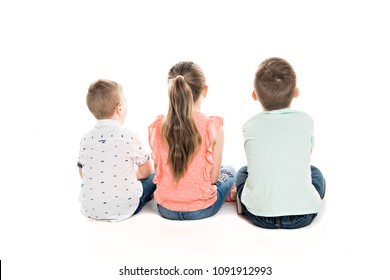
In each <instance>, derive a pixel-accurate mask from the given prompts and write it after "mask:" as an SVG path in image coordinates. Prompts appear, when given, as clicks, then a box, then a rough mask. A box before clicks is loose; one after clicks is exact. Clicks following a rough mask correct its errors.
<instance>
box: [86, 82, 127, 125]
mask: <svg viewBox="0 0 390 280" xmlns="http://www.w3.org/2000/svg"><path fill="white" fill-rule="evenodd" d="M121 92H122V87H121V85H119V84H118V83H116V82H113V81H110V80H102V79H100V80H97V81H96V82H94V83H92V84H91V85H90V86H89V89H88V94H87V106H88V109H89V111H91V113H92V114H93V115H94V116H95V118H96V119H98V120H101V119H107V118H111V117H112V116H113V115H114V113H115V107H116V106H117V105H118V104H119V103H121V95H120V93H121Z"/></svg>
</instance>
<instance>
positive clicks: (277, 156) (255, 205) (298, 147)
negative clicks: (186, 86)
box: [241, 108, 321, 217]
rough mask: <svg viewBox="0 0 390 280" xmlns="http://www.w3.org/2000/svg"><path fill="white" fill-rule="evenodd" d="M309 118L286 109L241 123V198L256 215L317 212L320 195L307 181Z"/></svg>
mask: <svg viewBox="0 0 390 280" xmlns="http://www.w3.org/2000/svg"><path fill="white" fill-rule="evenodd" d="M313 128H314V124H313V120H312V118H311V117H310V116H309V115H307V114H305V113H303V112H299V111H294V110H291V109H289V108H286V109H281V110H274V111H264V112H261V113H260V114H257V115H255V116H253V117H252V118H250V119H249V120H248V121H247V122H246V123H245V124H244V126H243V133H244V145H245V153H246V157H247V163H248V178H247V181H246V183H245V186H244V190H243V193H242V197H241V200H242V202H243V203H244V204H245V206H246V208H247V209H248V211H249V212H251V213H252V214H254V215H256V216H264V217H275V216H289V215H303V214H309V213H317V212H318V211H319V209H320V206H321V198H320V196H319V194H318V192H317V191H316V189H315V188H314V186H313V185H312V184H311V171H310V156H311V149H312V148H313V147H314V135H313Z"/></svg>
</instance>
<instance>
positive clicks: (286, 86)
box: [254, 57, 296, 111]
mask: <svg viewBox="0 0 390 280" xmlns="http://www.w3.org/2000/svg"><path fill="white" fill-rule="evenodd" d="M254 88H255V91H256V94H257V97H258V98H259V101H260V103H261V105H262V106H263V108H264V109H265V110H268V111H271V110H277V109H284V108H288V107H289V106H290V104H291V101H292V99H293V98H294V93H295V88H296V75H295V71H294V69H293V68H292V66H291V65H290V64H289V63H288V62H287V61H286V60H284V59H282V58H278V57H271V58H268V59H266V60H264V61H263V62H262V63H261V64H260V65H259V67H258V69H257V72H256V75H255V80H254Z"/></svg>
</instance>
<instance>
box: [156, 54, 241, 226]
mask: <svg viewBox="0 0 390 280" xmlns="http://www.w3.org/2000/svg"><path fill="white" fill-rule="evenodd" d="M207 89H208V88H207V85H206V79H205V76H204V74H203V72H202V70H201V69H200V67H199V66H198V65H197V64H195V63H193V62H186V61H185V62H179V63H177V64H176V65H174V66H173V67H172V68H171V69H170V70H169V73H168V96H169V107H168V113H167V114H166V116H158V117H157V119H156V120H155V121H154V122H153V123H152V124H151V125H150V126H149V144H150V147H151V149H152V159H153V161H154V163H155V166H156V176H155V178H154V183H156V185H157V190H156V192H155V193H154V198H155V200H156V201H157V207H158V210H159V212H160V214H161V215H162V216H163V217H165V218H168V219H172V220H195V219H203V218H207V217H210V216H212V215H214V214H215V213H217V212H218V210H219V209H220V208H221V207H222V203H223V202H224V200H225V199H226V197H227V196H228V195H229V193H230V190H231V189H232V186H233V184H234V177H235V170H234V169H233V168H232V167H229V166H222V167H221V161H222V151H223V140H224V135H223V128H222V125H223V119H222V118H220V117H207V116H205V115H204V114H203V113H201V112H200V109H201V104H202V101H203V99H204V98H205V97H206V95H207Z"/></svg>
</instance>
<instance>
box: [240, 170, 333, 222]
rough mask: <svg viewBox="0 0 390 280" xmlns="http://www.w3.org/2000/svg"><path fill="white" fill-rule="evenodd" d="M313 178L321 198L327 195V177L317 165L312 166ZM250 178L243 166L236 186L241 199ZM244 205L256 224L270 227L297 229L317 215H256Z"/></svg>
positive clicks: (249, 216) (244, 210)
mask: <svg viewBox="0 0 390 280" xmlns="http://www.w3.org/2000/svg"><path fill="white" fill-rule="evenodd" d="M310 168H311V180H312V184H313V186H314V187H315V188H316V190H317V191H318V193H319V194H320V197H321V199H323V198H324V196H325V187H326V186H325V179H324V177H323V175H322V173H321V171H320V170H319V169H318V168H317V167H315V166H311V167H310ZM247 178H248V170H247V166H244V167H242V168H241V169H240V170H239V171H238V172H237V177H236V186H237V195H238V197H239V198H240V200H241V194H242V191H243V189H244V185H245V182H246V179H247ZM241 205H242V212H243V214H244V215H245V216H246V217H247V218H248V219H249V220H250V221H251V222H252V223H253V224H255V225H256V226H259V227H262V228H269V229H277V228H282V229H296V228H301V227H305V226H308V225H309V224H310V223H311V222H312V221H313V220H314V218H315V217H316V216H317V213H312V214H306V215H292V216H279V217H263V216H256V215H253V214H252V213H250V212H249V211H248V210H247V209H246V207H245V205H244V204H243V203H241Z"/></svg>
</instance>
